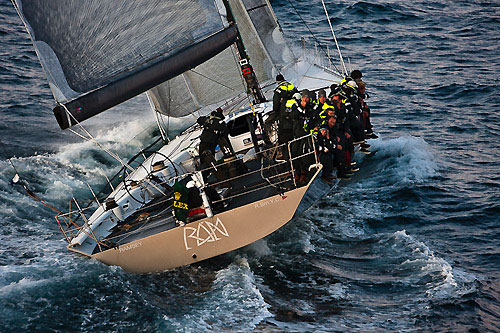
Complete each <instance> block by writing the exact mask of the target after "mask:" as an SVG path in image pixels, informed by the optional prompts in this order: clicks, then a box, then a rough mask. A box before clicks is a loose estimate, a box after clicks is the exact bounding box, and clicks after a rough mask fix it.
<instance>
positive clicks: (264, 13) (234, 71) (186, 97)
mask: <svg viewBox="0 0 500 333" xmlns="http://www.w3.org/2000/svg"><path fill="white" fill-rule="evenodd" d="M228 2H229V5H230V6H231V10H232V13H233V15H234V17H235V20H236V22H237V25H238V30H239V31H240V34H241V37H242V39H243V43H244V45H245V48H246V51H247V53H248V54H249V56H250V61H251V63H252V66H253V69H254V71H255V73H256V75H257V78H258V80H259V82H264V83H265V82H266V81H273V80H274V76H275V74H276V71H278V70H280V69H281V68H283V67H284V66H285V65H287V64H289V63H290V62H292V61H293V60H294V59H293V54H292V52H291V51H290V49H289V48H288V46H287V45H286V43H285V39H284V37H283V34H282V33H281V31H280V28H279V26H278V23H277V20H276V17H275V16H274V12H273V10H272V7H271V5H270V4H269V1H267V0H228ZM218 6H219V11H220V12H221V15H222V16H223V17H224V16H225V15H226V12H225V11H226V9H225V8H224V6H223V5H222V4H221V3H219V4H218ZM240 72H241V69H240V66H239V64H238V59H237V57H236V50H235V49H234V47H231V48H228V49H226V50H224V51H223V52H221V53H220V54H218V55H217V56H215V57H214V58H213V59H211V60H209V61H207V62H206V63H203V64H201V65H199V66H198V67H196V68H195V69H193V70H192V71H188V72H186V73H184V74H181V75H179V76H177V77H175V78H173V79H171V80H169V81H167V82H165V83H163V84H161V85H159V86H157V87H155V88H153V89H151V90H149V91H148V94H149V95H150V96H151V100H152V101H153V103H154V106H155V109H156V110H157V111H158V112H160V113H162V114H164V115H168V116H171V117H182V116H185V115H187V114H189V113H191V112H193V111H195V110H198V109H201V108H204V107H206V106H210V105H212V104H214V103H218V102H221V101H224V100H227V99H230V98H234V97H235V96H238V95H240V94H242V93H244V92H245V90H246V87H245V86H244V84H243V81H242V80H241V78H240V76H239V73H240Z"/></svg>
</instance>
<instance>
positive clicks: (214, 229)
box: [184, 217, 229, 250]
mask: <svg viewBox="0 0 500 333" xmlns="http://www.w3.org/2000/svg"><path fill="white" fill-rule="evenodd" d="M220 236H225V237H229V233H228V232H227V229H226V226H225V225H224V223H222V221H221V220H220V219H219V218H218V217H217V218H216V222H215V224H213V223H212V222H209V221H201V222H200V223H198V225H197V226H196V227H188V226H186V227H184V245H185V246H186V250H191V249H192V248H193V244H196V246H197V247H198V246H201V245H203V244H205V243H211V242H216V241H218V240H221V239H222V238H221V237H220Z"/></svg>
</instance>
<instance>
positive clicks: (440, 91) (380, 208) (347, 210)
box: [0, 0, 500, 332]
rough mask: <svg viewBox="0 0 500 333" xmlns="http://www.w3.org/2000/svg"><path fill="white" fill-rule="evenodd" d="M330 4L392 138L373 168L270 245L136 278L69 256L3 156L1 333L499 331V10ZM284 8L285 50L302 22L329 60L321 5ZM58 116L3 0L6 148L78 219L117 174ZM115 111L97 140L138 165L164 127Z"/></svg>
mask: <svg viewBox="0 0 500 333" xmlns="http://www.w3.org/2000/svg"><path fill="white" fill-rule="evenodd" d="M326 3H327V7H328V10H329V12H330V16H331V17H332V20H333V25H334V29H335V30H336V33H337V38H338V39H339V42H340V44H341V46H342V47H343V52H344V56H345V57H346V58H347V57H348V58H349V59H350V62H351V63H352V64H353V67H356V68H360V69H362V71H363V73H364V78H365V81H366V82H367V84H368V90H369V92H370V94H371V98H370V99H369V100H368V102H369V104H370V105H371V107H372V110H373V122H374V124H375V126H376V130H377V132H378V133H379V134H380V138H379V139H377V140H374V141H373V142H372V147H373V148H374V150H376V151H377V153H376V155H375V156H373V157H371V158H365V159H360V160H359V162H360V164H361V169H362V170H361V171H360V172H358V173H357V174H356V176H355V177H354V178H353V179H352V180H351V181H349V182H343V183H341V185H340V187H339V188H337V189H335V190H333V191H332V192H330V193H329V194H328V195H326V196H324V197H323V198H322V199H321V200H320V201H319V202H317V204H315V205H314V206H313V207H312V208H310V209H309V210H308V211H306V212H305V213H303V214H301V215H300V216H299V217H297V218H295V219H294V220H293V221H292V222H291V223H289V224H288V225H287V226H286V227H284V228H282V229H280V230H279V231H277V232H276V233H274V234H272V235H271V236H270V237H268V238H266V239H264V240H261V241H258V242H256V243H254V244H252V245H250V246H248V247H246V248H244V249H241V250H239V251H236V252H233V253H230V254H226V255H224V256H220V257H218V258H215V259H212V260H209V261H206V262H203V263H201V264H199V265H193V266H189V267H184V268H179V269H176V270H173V271H170V272H165V273H161V274H150V275H133V274H128V273H125V272H124V271H122V270H121V269H120V268H116V267H108V266H105V265H103V264H101V263H99V262H96V261H92V260H88V259H85V258H81V257H78V256H75V255H73V254H71V253H69V252H68V251H66V249H65V241H64V239H63V238H62V236H61V235H60V233H59V232H58V227H57V224H56V223H55V221H54V219H53V215H54V214H53V212H52V211H51V210H49V209H46V208H44V207H43V206H41V205H38V204H37V203H35V202H34V201H32V200H31V199H29V198H28V197H27V196H25V194H24V193H23V190H22V189H20V188H18V187H12V186H10V184H9V180H10V178H11V177H12V176H13V171H12V169H11V168H10V166H9V163H8V161H7V159H6V156H5V154H4V152H3V151H2V153H1V158H0V166H1V168H0V223H1V228H0V244H1V246H0V331H2V332H8V331H16V332H18V331H50V330H59V331H69V330H71V331H78V330H82V331H103V330H104V331H204V330H212V331H219V330H230V331H248V330H256V331H334V330H338V331H362V332H365V331H429V330H434V331H469V330H472V331H481V332H485V331H499V330H500V282H499V279H500V274H499V272H500V260H499V258H498V255H499V248H500V227H499V222H500V218H499V216H500V172H499V161H500V144H499V140H500V115H499V114H500V95H499V92H498V86H499V73H500V58H499V57H498V54H500V46H499V45H500V33H499V31H500V30H499V29H498V27H499V25H500V5H499V4H498V3H497V2H495V1H479V0H476V1H443V0H440V1H418V0H417V1H408V0H402V1H388V0H386V1H326ZM272 4H273V6H274V7H275V11H276V14H277V15H278V18H279V20H280V22H281V25H282V27H283V28H284V30H285V33H286V36H287V38H288V39H289V40H290V41H294V42H295V41H296V42H298V41H299V39H300V37H301V36H303V35H307V34H308V29H307V28H306V27H305V26H304V25H302V24H299V23H300V22H301V20H300V18H299V17H298V16H297V14H296V12H295V9H297V10H298V11H299V12H300V14H301V17H302V18H303V19H304V20H305V21H306V22H307V23H308V25H309V28H310V29H311V30H312V31H313V32H314V33H315V34H316V36H317V37H318V38H319V40H320V41H321V43H322V44H324V45H329V46H330V48H332V47H333V44H332V41H331V35H330V32H329V28H328V24H327V21H326V19H325V18H324V15H323V12H322V11H323V8H322V5H321V2H320V1H291V2H290V1H285V0H281V1H272ZM294 8H295V9H294ZM52 105H53V100H52V96H51V94H50V91H49V88H48V85H47V83H46V80H45V78H44V76H43V73H42V71H41V67H40V65H39V63H38V60H37V58H36V55H35V53H34V51H33V49H32V46H31V43H30V41H29V39H28V36H27V34H26V33H25V31H24V27H23V26H22V24H21V21H20V19H19V18H18V17H17V15H16V13H15V11H14V8H13V7H12V5H11V3H10V2H8V1H6V0H1V1H0V107H1V113H0V117H1V120H2V121H1V122H0V138H1V140H2V141H3V142H4V143H5V144H6V146H7V149H8V150H9V152H8V154H9V156H14V155H15V157H14V158H13V159H12V161H13V162H14V163H15V165H16V167H17V168H18V169H19V171H20V172H21V174H22V175H23V176H24V177H25V178H26V179H28V180H29V181H30V184H31V187H32V189H33V190H34V191H36V192H37V193H39V194H40V195H42V196H43V197H44V198H46V199H47V200H49V201H50V202H51V203H53V204H54V205H56V206H58V207H67V202H68V200H69V199H70V198H71V196H73V195H75V196H79V197H81V196H84V197H90V194H89V193H88V190H87V185H86V182H89V183H90V184H92V185H98V184H103V183H104V182H105V179H104V178H103V177H101V176H99V175H100V173H99V172H100V171H99V170H101V169H111V170H113V171H114V170H117V169H118V168H119V166H118V165H117V164H116V163H115V162H113V161H112V160H111V159H110V158H109V157H108V156H106V154H105V153H102V152H100V151H99V150H98V149H96V148H95V147H94V146H93V145H92V144H89V143H81V141H80V140H79V139H78V138H76V137H75V136H74V135H72V134H71V133H68V132H62V131H60V130H59V129H58V126H57V124H56V123H55V120H54V117H53V115H52V114H51V108H52ZM137 110H139V113H138V112H137ZM115 111H116V112H114V113H113V112H108V113H105V114H103V115H102V116H100V117H98V118H99V119H98V120H95V121H94V120H90V121H89V123H88V126H89V128H90V130H91V132H92V133H94V134H95V135H96V136H97V137H98V139H99V140H100V141H101V142H103V143H105V144H106V145H107V146H108V147H110V148H112V149H113V150H114V151H116V152H118V153H119V154H120V155H121V156H124V157H127V156H130V155H131V154H133V153H134V152H135V150H136V149H138V148H139V147H141V146H143V145H144V144H145V143H146V142H148V140H150V139H151V137H152V135H153V134H154V132H153V129H152V128H151V127H150V126H151V125H152V124H153V119H152V118H151V116H150V115H149V113H148V107H147V103H146V101H145V100H144V97H138V98H136V99H134V100H132V101H130V102H128V103H125V104H124V105H122V106H120V107H118V108H116V110H115ZM116 114H119V115H120V121H119V122H116V121H115V120H114V119H113V117H114V115H116ZM145 114H147V117H146V120H144V115H145ZM132 132H133V133H139V132H142V133H141V135H139V136H138V137H136V138H133V139H132V138H131V137H130V135H128V133H132ZM110 173H111V172H110Z"/></svg>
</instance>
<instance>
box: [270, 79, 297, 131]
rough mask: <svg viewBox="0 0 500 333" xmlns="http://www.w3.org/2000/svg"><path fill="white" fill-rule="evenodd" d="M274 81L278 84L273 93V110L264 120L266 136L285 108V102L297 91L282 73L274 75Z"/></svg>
mask: <svg viewBox="0 0 500 333" xmlns="http://www.w3.org/2000/svg"><path fill="white" fill-rule="evenodd" d="M276 83H277V84H278V86H277V87H276V89H274V95H273V111H272V112H270V113H269V116H268V118H267V119H266V121H265V128H266V132H267V133H268V137H271V132H272V126H273V124H274V123H275V122H276V121H278V120H279V119H280V113H281V111H282V110H283V109H284V108H285V104H286V102H287V101H288V100H290V99H291V98H292V96H293V94H295V93H297V92H298V91H297V88H295V86H294V85H293V84H291V83H290V82H288V81H287V80H285V78H284V77H283V75H282V74H278V75H276Z"/></svg>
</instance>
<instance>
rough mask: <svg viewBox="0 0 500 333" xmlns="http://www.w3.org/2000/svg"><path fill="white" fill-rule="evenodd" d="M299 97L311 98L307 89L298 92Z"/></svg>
mask: <svg viewBox="0 0 500 333" xmlns="http://www.w3.org/2000/svg"><path fill="white" fill-rule="evenodd" d="M300 94H301V96H302V97H308V98H311V92H310V91H309V90H307V89H304V90H302V91H301V92H300Z"/></svg>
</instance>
